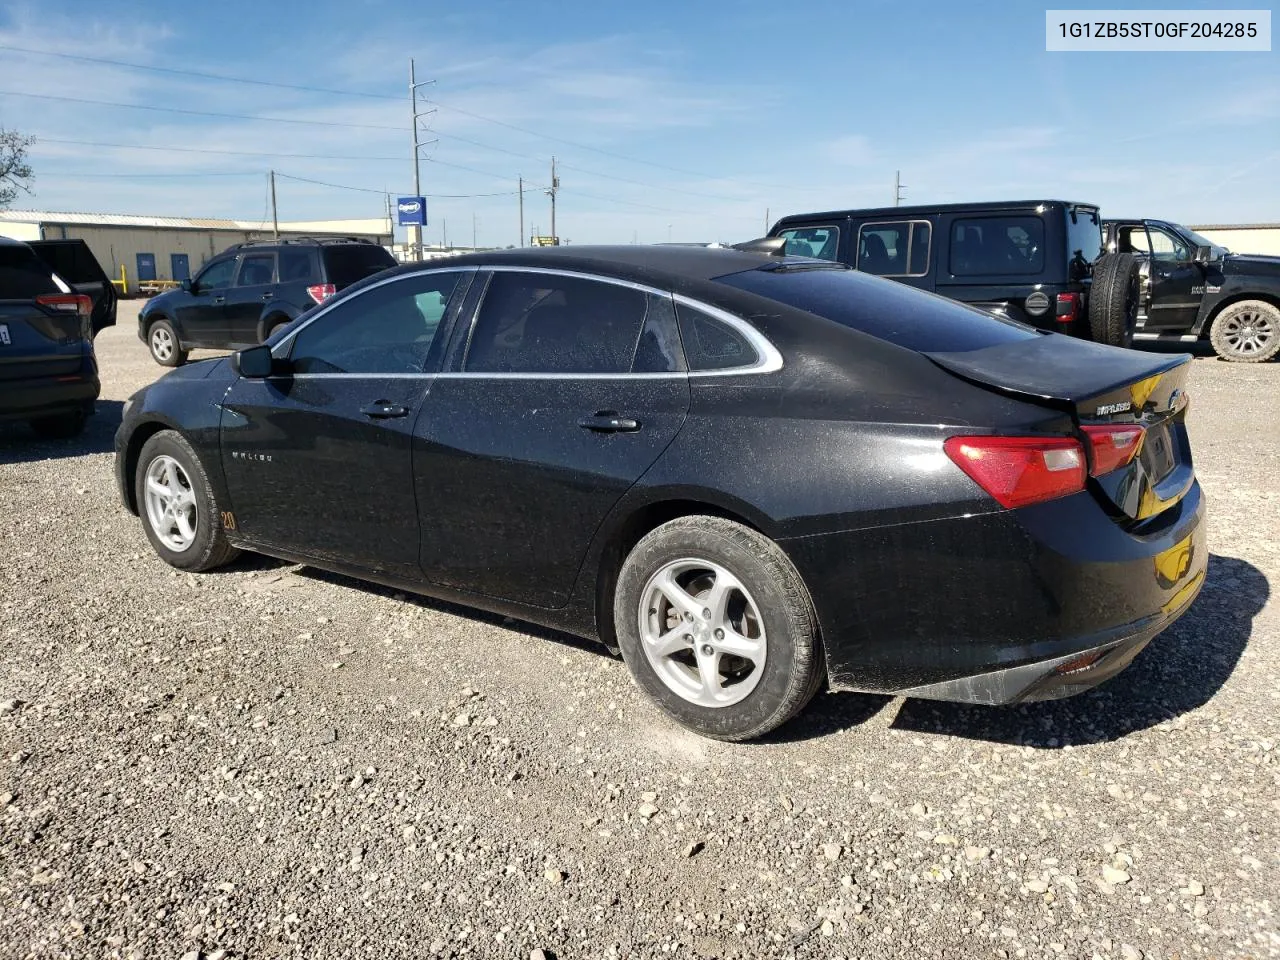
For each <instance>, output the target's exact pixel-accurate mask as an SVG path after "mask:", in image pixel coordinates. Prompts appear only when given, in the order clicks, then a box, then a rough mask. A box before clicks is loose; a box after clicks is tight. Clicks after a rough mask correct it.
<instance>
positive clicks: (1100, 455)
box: [1081, 424, 1146, 477]
mask: <svg viewBox="0 0 1280 960" xmlns="http://www.w3.org/2000/svg"><path fill="white" fill-rule="evenodd" d="M1081 429H1082V430H1084V435H1085V437H1086V438H1088V440H1089V452H1090V453H1091V454H1092V455H1093V457H1092V459H1093V469H1091V470H1090V471H1089V473H1090V474H1091V475H1092V476H1095V477H1101V476H1102V475H1103V474H1107V473H1110V472H1111V471H1112V470H1119V469H1120V468H1121V467H1124V466H1128V465H1129V464H1130V463H1132V462H1133V458H1134V457H1136V456H1137V455H1138V451H1139V450H1141V449H1142V438H1143V436H1144V435H1145V433H1146V431H1145V430H1144V429H1143V428H1142V427H1140V426H1136V425H1134V424H1124V425H1123V426H1121V425H1118V424H1117V425H1114V426H1113V425H1111V424H1101V425H1098V426H1089V427H1082V428H1081Z"/></svg>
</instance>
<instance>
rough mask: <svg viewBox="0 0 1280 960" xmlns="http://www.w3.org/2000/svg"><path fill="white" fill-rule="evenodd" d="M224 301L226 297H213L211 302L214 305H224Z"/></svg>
mask: <svg viewBox="0 0 1280 960" xmlns="http://www.w3.org/2000/svg"><path fill="white" fill-rule="evenodd" d="M226 299H227V298H226V297H214V298H213V302H214V303H225V302H226Z"/></svg>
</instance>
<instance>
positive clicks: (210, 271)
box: [196, 258, 236, 290]
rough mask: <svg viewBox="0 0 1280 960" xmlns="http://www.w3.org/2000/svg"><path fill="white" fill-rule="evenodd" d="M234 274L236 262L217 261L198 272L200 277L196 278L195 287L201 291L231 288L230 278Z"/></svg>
mask: <svg viewBox="0 0 1280 960" xmlns="http://www.w3.org/2000/svg"><path fill="white" fill-rule="evenodd" d="M235 273H236V261H235V259H234V258H233V259H230V260H217V261H214V262H213V263H211V264H209V265H208V266H207V267H205V268H204V269H203V270H201V271H200V276H198V277H196V285H197V286H198V287H200V289H201V290H217V289H220V288H221V287H229V286H231V278H232V277H233V276H235Z"/></svg>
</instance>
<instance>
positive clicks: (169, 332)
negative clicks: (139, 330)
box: [147, 320, 187, 367]
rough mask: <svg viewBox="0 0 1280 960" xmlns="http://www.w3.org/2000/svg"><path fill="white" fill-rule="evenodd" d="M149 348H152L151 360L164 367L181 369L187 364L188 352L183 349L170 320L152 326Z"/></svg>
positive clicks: (148, 335) (149, 334) (149, 332)
mask: <svg viewBox="0 0 1280 960" xmlns="http://www.w3.org/2000/svg"><path fill="white" fill-rule="evenodd" d="M147 346H149V347H150V348H151V358H152V359H153V360H155V362H156V363H158V364H160V366H162V367H180V366H182V365H183V364H184V363H186V362H187V351H186V350H183V349H182V343H181V342H180V341H179V340H178V334H177V332H176V331H175V330H174V329H173V325H172V324H171V323H169V321H168V320H157V321H155V322H154V323H152V324H151V327H150V329H149V330H148V331H147Z"/></svg>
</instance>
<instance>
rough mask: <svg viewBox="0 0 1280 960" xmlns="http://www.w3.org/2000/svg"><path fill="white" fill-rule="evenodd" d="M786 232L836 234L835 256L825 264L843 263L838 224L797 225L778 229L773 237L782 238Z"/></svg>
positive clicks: (817, 258)
mask: <svg viewBox="0 0 1280 960" xmlns="http://www.w3.org/2000/svg"><path fill="white" fill-rule="evenodd" d="M788 230H791V231H793V232H794V231H799V230H834V231H835V232H836V255H835V258H834V259H832V260H828V261H827V263H843V262H844V261H843V260H841V259H840V224H838V223H805V224H799V225H793V226H787V227H779V228H778V232H777V233H776V234H775V236H778V237H782V235H783V234H784V233H786V232H787V231H788ZM783 239H784V240H785V239H786V238H785V237H783ZM823 246H826V244H823ZM783 249H784V250H785V249H786V248H785V247H784V248H783ZM788 256H795V254H788ZM810 256H811V257H812V259H814V260H822V259H824V258H823V257H819V256H814V255H812V254H811V255H810Z"/></svg>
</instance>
